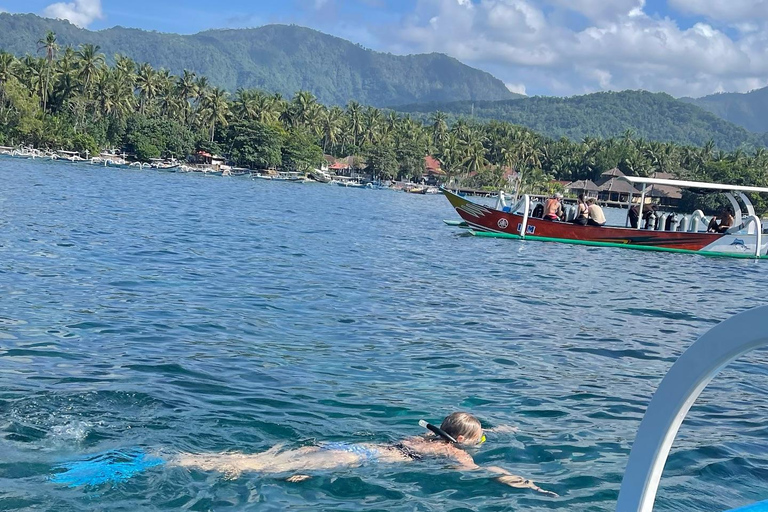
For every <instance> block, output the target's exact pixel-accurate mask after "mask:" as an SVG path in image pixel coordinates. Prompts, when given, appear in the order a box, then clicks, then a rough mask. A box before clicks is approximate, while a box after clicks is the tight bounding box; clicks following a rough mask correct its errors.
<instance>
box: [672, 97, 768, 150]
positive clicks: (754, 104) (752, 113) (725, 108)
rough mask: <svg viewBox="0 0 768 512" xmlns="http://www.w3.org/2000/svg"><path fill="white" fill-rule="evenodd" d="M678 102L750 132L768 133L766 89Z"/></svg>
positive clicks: (682, 99) (764, 139)
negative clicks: (705, 111) (689, 104)
mask: <svg viewBox="0 0 768 512" xmlns="http://www.w3.org/2000/svg"><path fill="white" fill-rule="evenodd" d="M680 100H681V101H685V102H688V103H691V104H693V105H696V106H697V107H700V108H703V109H704V110H707V111H709V112H712V113H713V114H715V115H717V116H719V117H722V118H723V119H725V120H726V121H730V122H731V123H733V124H736V125H739V126H742V127H744V128H746V129H747V130H749V131H751V132H754V133H765V132H768V87H763V88H762V89H757V90H754V91H750V92H748V93H736V92H729V93H719V94H712V95H709V96H704V97H703V98H696V99H693V98H680ZM762 141H763V143H765V142H766V138H765V136H763V137H762Z"/></svg>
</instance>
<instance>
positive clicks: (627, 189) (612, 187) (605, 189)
mask: <svg viewBox="0 0 768 512" xmlns="http://www.w3.org/2000/svg"><path fill="white" fill-rule="evenodd" d="M623 176H624V173H623V172H621V171H620V170H619V169H617V168H614V169H611V170H610V171H605V172H604V173H603V174H601V175H600V179H599V180H598V181H597V183H595V184H596V185H597V187H598V189H599V190H598V192H597V199H598V200H599V201H605V202H612V203H625V204H626V203H627V202H629V197H630V196H637V197H640V191H639V190H637V189H636V188H635V187H633V186H632V185H630V184H629V182H627V181H624V180H622V179H619V178H621V177H623Z"/></svg>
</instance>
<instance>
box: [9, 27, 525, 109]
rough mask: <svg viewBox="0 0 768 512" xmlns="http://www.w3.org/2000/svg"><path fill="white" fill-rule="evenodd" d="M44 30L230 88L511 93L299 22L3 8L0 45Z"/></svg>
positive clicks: (438, 59)
mask: <svg viewBox="0 0 768 512" xmlns="http://www.w3.org/2000/svg"><path fill="white" fill-rule="evenodd" d="M49 30H51V31H53V32H55V33H56V36H57V39H58V41H59V44H60V45H61V46H62V47H64V46H67V45H71V46H75V47H76V46H78V45H80V44H83V43H91V44H96V45H99V46H100V47H101V51H102V52H104V53H105V54H106V55H107V57H108V60H109V62H113V60H112V59H113V56H114V55H115V54H116V53H121V54H123V55H126V56H128V57H131V58H133V59H134V60H136V61H138V62H148V63H150V64H151V65H152V66H153V67H155V68H165V69H168V70H169V71H171V72H172V73H174V74H181V73H182V71H183V70H185V69H187V70H190V71H194V72H196V73H197V74H199V75H205V76H207V77H208V78H209V80H210V82H211V83H212V84H214V85H217V86H220V87H224V88H225V89H228V90H230V91H234V90H235V89H237V88H238V87H243V88H258V89H262V90H265V91H269V92H279V93H281V94H283V95H285V96H292V95H293V94H294V93H295V92H297V91H299V90H305V91H310V92H312V93H313V94H315V96H317V98H318V99H319V100H320V101H322V102H324V103H328V104H339V105H343V104H346V103H347V102H348V101H350V100H356V101H359V102H362V103H365V104H369V105H377V106H390V105H402V104H405V103H414V102H425V101H456V100H500V99H508V98H513V97H515V95H514V94H512V93H511V92H509V91H508V90H507V88H506V87H505V85H504V83H503V82H501V81H500V80H498V79H496V78H494V77H493V76H491V75H490V74H488V73H486V72H484V71H480V70H477V69H474V68H471V67H469V66H466V65H464V64H462V63H461V62H459V61H458V60H456V59H453V58H451V57H448V56H446V55H442V54H436V53H434V54H428V55H408V56H396V55H391V54H386V53H379V52H374V51H371V50H368V49H365V48H363V47H361V46H359V45H356V44H354V43H351V42H349V41H345V40H343V39H339V38H337V37H333V36H329V35H326V34H323V33H321V32H317V31H315V30H311V29H308V28H302V27H298V26H285V25H267V26H264V27H260V28H255V29H239V30H209V31H206V32H201V33H199V34H194V35H178V34H164V33H159V32H147V31H143V30H137V29H128V28H122V27H114V28H110V29H106V30H100V31H89V30H84V29H80V28H78V27H76V26H74V25H72V24H70V23H69V22H66V21H61V20H52V19H46V18H40V17H38V16H35V15H32V14H8V13H2V14H0V49H3V50H6V51H8V52H10V53H13V54H15V55H16V56H23V55H25V54H27V53H31V54H34V53H36V51H37V41H38V40H39V39H40V38H41V37H43V36H45V34H46V33H47V32H48V31H49Z"/></svg>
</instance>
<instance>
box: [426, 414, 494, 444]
mask: <svg viewBox="0 0 768 512" xmlns="http://www.w3.org/2000/svg"><path fill="white" fill-rule="evenodd" d="M419 426H421V427H424V428H425V429H427V430H429V431H430V432H432V433H434V434H435V435H437V436H439V437H442V438H443V439H445V440H446V441H448V442H449V443H453V444H462V443H460V442H458V441H457V440H456V439H454V437H453V436H452V435H450V434H449V433H448V432H446V431H445V430H443V429H441V428H440V427H437V426H435V425H433V424H431V423H427V422H426V421H424V420H419ZM485 441H486V439H485V434H483V436H482V437H481V438H480V440H479V441H478V442H477V444H476V446H480V445H481V444H483V443H484V442H485Z"/></svg>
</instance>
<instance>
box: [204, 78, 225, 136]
mask: <svg viewBox="0 0 768 512" xmlns="http://www.w3.org/2000/svg"><path fill="white" fill-rule="evenodd" d="M227 96H228V93H227V91H225V90H224V89H220V88H218V87H216V88H214V89H212V90H211V91H210V93H209V94H208V95H206V96H205V98H203V102H202V112H203V119H204V120H205V121H207V122H208V123H210V127H211V128H210V130H211V142H213V140H214V136H215V134H216V124H220V125H222V126H227V116H228V115H229V102H227Z"/></svg>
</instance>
